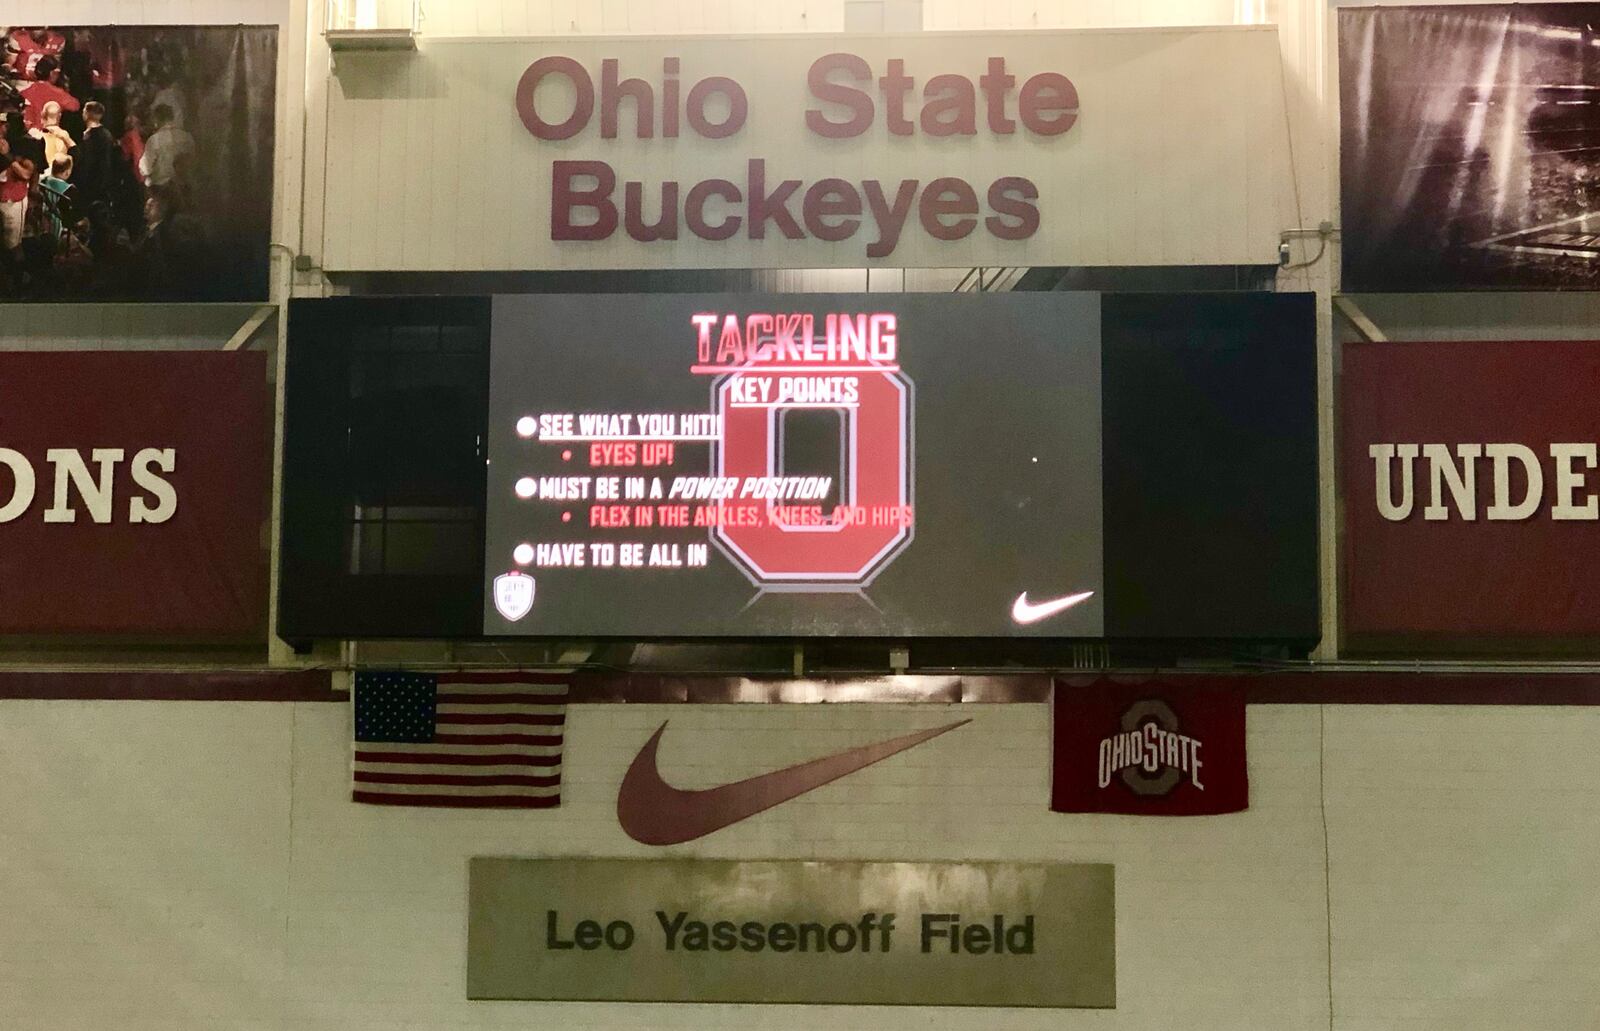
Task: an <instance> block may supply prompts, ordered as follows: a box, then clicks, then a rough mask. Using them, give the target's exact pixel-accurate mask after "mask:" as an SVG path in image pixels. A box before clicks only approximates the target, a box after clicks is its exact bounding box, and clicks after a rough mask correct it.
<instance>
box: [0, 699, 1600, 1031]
mask: <svg viewBox="0 0 1600 1031" xmlns="http://www.w3.org/2000/svg"><path fill="white" fill-rule="evenodd" d="M959 714H960V715H961V716H972V717H975V722H974V723H973V724H971V725H970V726H968V727H966V728H963V729H962V730H960V731H958V732H955V733H952V734H948V735H945V736H944V737H942V738H940V739H939V741H938V742H937V744H935V743H930V744H928V745H927V746H924V747H923V748H920V749H914V750H912V751H910V752H907V753H905V754H904V755H902V756H899V757H896V758H894V759H892V760H890V761H887V762H884V763H882V764H879V765H877V766H874V767H871V768H869V769H867V770H864V771H862V772H861V773H858V774H856V775H853V776H852V777H850V778H847V779H845V780H843V781H840V782H837V783H835V784H833V785H829V786H827V787H825V788H823V789H820V790H818V791H816V792H813V793H811V794H808V795H806V796H803V797H802V798H800V799H797V800H795V801H793V802H790V803H787V804H785V805H784V806H782V807H780V808H778V809H775V810H772V811H771V812H769V813H766V814H762V815H760V816H757V817H754V818H752V819H750V820H748V821H746V822H744V823H742V824H739V825H736V826H735V827H732V828H729V829H727V830H725V831H722V832H719V833H718V834H716V835H713V836H711V837H708V838H706V839H703V840H702V841H700V842H696V843H691V844H689V845H685V846H678V847H675V848H670V849H649V848H646V847H644V846H641V845H637V844H635V843H634V842H632V841H631V840H630V839H628V838H626V837H625V836H624V835H623V834H622V832H621V830H620V829H619V828H618V826H617V822H616V817H615V809H614V807H615V798H616V788H617V784H618V782H619V780H620V778H621V775H622V771H623V769H624V768H625V767H626V765H627V763H628V762H629V761H630V760H631V759H632V757H633V755H634V753H635V752H636V751H637V749H638V747H639V745H640V744H641V743H642V742H643V741H644V740H645V738H647V737H648V736H649V734H650V733H651V732H652V731H653V730H654V729H655V727H656V726H658V725H659V724H660V722H661V721H662V720H664V719H669V718H670V719H671V721H672V731H671V732H670V733H669V734H668V735H667V736H666V737H665V738H664V743H663V752H662V760H661V761H662V766H663V769H664V771H665V772H666V774H667V776H668V777H669V778H671V779H672V780H673V781H674V782H676V783H679V784H681V785H682V786H686V787H697V786H707V785H709V784H712V783H716V782H720V781H725V780H729V779H734V778H737V777H741V776H745V775H749V774H753V773H756V772H760V771H764V770H768V769H772V768H774V767H775V766H778V765H782V764H785V763H788V762H792V761H798V760H801V759H805V758H812V757H815V756H816V755H819V754H823V753H826V752H828V751H830V750H832V749H835V748H842V747H846V746H848V745H851V744H856V743H861V742H865V741H870V740H876V739H879V738H881V737H884V736H888V735H891V734H894V733H900V732H904V731H906V730H908V729H913V728H918V727H924V726H932V725H935V724H938V723H940V722H943V721H946V720H948V719H949V716H950V709H949V708H947V707H939V706H928V705H916V706H913V705H877V706H861V705H840V706H831V705H830V706H822V705H797V706H776V705H745V706H706V705H679V706H654V705H596V706H575V707H573V709H572V712H571V718H570V722H569V729H568V745H567V764H566V769H565V778H566V787H565V797H564V804H563V806H562V808H561V809H559V810H557V811H554V812H550V813H537V814H527V813H512V814H486V813H478V812H472V811H465V812H459V813H457V812H448V811H427V810H417V811H408V810H400V809H386V808H368V807H361V806H356V805H353V804H351V803H349V802H347V801H346V798H347V794H348V790H349V784H348V772H347V770H348V761H349V750H348V747H349V746H348V735H349V725H348V719H349V717H348V710H347V708H346V707H345V706H342V705H336V704H293V705H292V704H266V703H246V704H240V703H205V702H32V701H3V702H0V827H3V828H4V833H0V912H3V913H4V914H5V917H4V919H0V986H3V987H0V1027H4V1028H6V1029H7V1031H91V1029H92V1031H108V1029H116V1031H156V1029H160V1031H190V1029H192V1031H378V1029H385V1031H388V1029H401V1028H415V1029H423V1028H427V1029H439V1028H463V1029H465V1028H497V1027H510V1026H516V1027H523V1028H527V1027H557V1026H559V1027H564V1028H570V1029H574V1031H576V1029H579V1028H662V1027H682V1028H707V1027H740V1028H751V1027H754V1028H764V1029H779V1028H783V1029H794V1031H823V1029H838V1031H845V1029H856V1028H860V1027H863V1026H867V1024H870V1025H871V1026H873V1027H875V1028H882V1029H884V1031H899V1029H902V1028H905V1029H911V1028H918V1029H922V1028H928V1027H938V1028H941V1029H945V1028H951V1029H972V1031H979V1029H983V1031H988V1029H992V1028H999V1029H1016V1031H1021V1029H1040V1031H1043V1029H1046V1028H1049V1029H1065V1031H1071V1029H1075V1028H1093V1029H1097V1031H1111V1029H1149V1031H1170V1029H1173V1028H1180V1027H1181V1028H1184V1029H1203V1031H1252V1029H1260V1031H1320V1029H1324V1028H1327V1027H1328V1026H1329V1022H1328V1009H1327V1008H1328V974H1329V969H1328V962H1327V948H1328V941H1329V937H1330V934H1329V921H1328V910H1329V901H1328V899H1329V896H1328V895H1327V893H1326V892H1325V881H1324V863H1325V858H1324V832H1323V809H1322V802H1323V800H1324V798H1325V799H1326V812H1327V832H1328V836H1327V839H1326V842H1327V862H1328V868H1329V869H1331V910H1332V924H1331V927H1332V934H1331V937H1332V942H1333V971H1332V973H1333V985H1334V992H1335V994H1334V1009H1335V1014H1336V1020H1335V1023H1334V1027H1335V1031H1377V1029H1379V1028H1384V1029H1389V1028H1402V1027H1403V1028H1406V1029H1408V1031H1433V1029H1437V1031H1478V1029H1482V1031H1491V1029H1493V1031H1503V1029H1505V1028H1509V1027H1591V1026H1593V1025H1594V1023H1595V1019H1596V1015H1597V1014H1600V986H1597V984H1596V982H1595V980H1594V978H1593V976H1592V970H1593V968H1594V964H1595V963H1596V962H1597V961H1600V867H1596V865H1595V864H1594V863H1593V856H1594V854H1595V853H1596V851H1597V849H1600V824H1597V822H1596V821H1595V820H1594V819H1592V818H1591V816H1590V814H1589V812H1588V810H1589V808H1592V807H1591V806H1590V805H1589V800H1590V798H1589V796H1590V795H1591V794H1592V793H1591V792H1588V791H1586V789H1585V787H1584V785H1585V784H1592V783H1593V782H1594V780H1595V776H1596V774H1600V757H1596V755H1595V753H1594V751H1593V749H1592V748H1591V747H1589V746H1590V742H1592V741H1593V739H1594V737H1595V735H1596V734H1597V733H1600V711H1597V710H1593V709H1586V708H1584V709H1541V708H1463V707H1439V708H1427V707H1395V708H1389V707H1329V708H1327V709H1326V710H1325V712H1324V710H1323V709H1321V708H1319V707H1317V706H1256V707H1252V708H1251V710H1250V716H1249V720H1250V733H1249V747H1250V776H1251V782H1252V783H1251V795H1252V799H1251V802H1252V804H1251V808H1250V810H1249V811H1248V812H1246V813H1243V814H1238V815H1233V816H1225V817H1211V818H1195V819H1157V818H1150V819H1139V818H1126V817H1097V816H1066V815H1057V814H1052V813H1050V812H1048V811H1047V810H1046V798H1047V779H1048V769H1049V766H1048V761H1049V759H1048V756H1049V747H1048V733H1047V711H1046V709H1045V707H1044V706H1039V705H1009V706H1007V705H995V706H984V705H966V706H961V707H959ZM1324 715H1325V719H1326V726H1325V735H1326V747H1325V755H1326V760H1325V764H1324V763H1323V762H1320V761H1319V754H1320V753H1321V752H1322V751H1323V748H1322V743H1321V734H1322V732H1323V731H1324V728H1323V727H1321V726H1320V724H1321V722H1322V720H1323V719H1324ZM481 854H516V855H606V856H643V855H671V854H692V855H702V856H710V857H720V858H740V857H743V858H754V857H780V858H781V857H795V858H808V859H809V858H845V857H849V858H867V859H871V858H882V859H962V858H972V859H1008V860H1062V861H1069V860H1097V861H1110V862H1114V863H1115V864H1116V866H1117V923H1118V926H1117V933H1118V942H1117V952H1118V960H1117V965H1118V996H1119V1002H1118V1007H1117V1009H1116V1010H1115V1011H1114V1012H1097V1011H1029V1010H980V1009H972V1010H965V1009H949V1010H937V1011H935V1010H923V1009H900V1008H886V1009H879V1010H873V1011H872V1012H871V1016H870V1018H866V1019H865V1020H864V1018H863V1014H862V1013H861V1012H859V1011H856V1010H851V1009H846V1008H842V1007H817V1008H807V1007H776V1006H774V1007H766V1006H761V1007H722V1006H680V1007H661V1006H644V1005H631V1006H621V1005H616V1006H608V1005H601V1004H560V1005H555V1004H550V1005H542V1004H534V1003H470V1002H467V1001H466V1000H465V998H464V995H465V993H464V963H465V946H464V934H465V892H466V860H467V858H468V857H470V856H472V855H481Z"/></svg>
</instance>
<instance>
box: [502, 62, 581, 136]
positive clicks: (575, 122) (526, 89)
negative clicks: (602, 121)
mask: <svg viewBox="0 0 1600 1031" xmlns="http://www.w3.org/2000/svg"><path fill="white" fill-rule="evenodd" d="M546 75H565V76H566V77H567V78H568V79H569V80H570V81H571V82H572V88H573V89H574V90H575V91H576V92H577V100H576V102H575V103H574V104H573V105H572V114H570V115H568V116H567V120H566V121H564V122H558V123H554V124H552V123H550V122H547V121H545V120H544V119H543V118H541V117H539V109H538V105H537V104H535V103H534V92H535V91H536V90H537V89H538V88H539V82H540V80H541V79H543V78H544V77H545V76H546ZM516 100H517V114H518V116H520V117H521V118H522V124H523V125H524V126H526V127H527V129H528V131H529V132H531V133H533V135H535V136H537V137H538V138H539V139H541V140H567V139H571V138H572V137H574V136H576V135H578V133H580V132H582V131H583V127H584V126H586V125H588V124H589V116H590V115H592V114H594V83H593V82H591V81H589V73H588V72H586V71H584V70H583V65H581V64H579V63H578V62H576V61H574V60H573V59H572V58H570V57H560V56H551V57H541V58H539V60H537V61H535V62H533V63H532V64H530V65H528V70H527V71H525V72H523V73H522V78H521V79H518V80H517V96H516Z"/></svg>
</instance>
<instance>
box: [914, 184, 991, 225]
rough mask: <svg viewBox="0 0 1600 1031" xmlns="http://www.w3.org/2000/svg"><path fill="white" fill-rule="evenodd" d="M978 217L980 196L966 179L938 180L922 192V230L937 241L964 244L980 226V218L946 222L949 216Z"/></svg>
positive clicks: (920, 206) (920, 213)
mask: <svg viewBox="0 0 1600 1031" xmlns="http://www.w3.org/2000/svg"><path fill="white" fill-rule="evenodd" d="M977 213H978V195H977V194H976V193H974V192H973V191H972V184H970V183H968V182H967V181H966V180H965V179H956V178H952V177H946V178H943V179H935V180H933V181H932V182H930V183H929V184H928V188H927V189H926V190H923V191H922V202H921V204H919V205H918V207H917V215H918V217H919V218H921V220H922V228H923V229H926V230H927V231H928V235H929V236H931V237H933V238H934V239H935V240H960V239H961V238H963V237H965V236H966V235H967V234H969V233H971V232H972V230H973V229H974V228H976V227H977V225H978V220H977V219H976V218H966V217H963V218H958V219H956V220H955V221H954V222H946V221H945V220H944V218H945V216H946V215H962V216H970V215H976V214H977Z"/></svg>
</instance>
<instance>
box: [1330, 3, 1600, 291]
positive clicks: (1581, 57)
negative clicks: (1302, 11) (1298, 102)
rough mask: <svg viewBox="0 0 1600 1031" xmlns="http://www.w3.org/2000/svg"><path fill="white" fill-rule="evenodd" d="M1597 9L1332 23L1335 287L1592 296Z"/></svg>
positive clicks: (1595, 284) (1398, 15)
mask: <svg viewBox="0 0 1600 1031" xmlns="http://www.w3.org/2000/svg"><path fill="white" fill-rule="evenodd" d="M1596 26H1600V4H1594V3H1570V4H1569V3H1562V4H1497V5H1487V4H1486V5H1471V6H1437V7H1431V6H1430V7H1360V8H1355V7H1347V8H1342V9H1341V10H1340V11H1339V90H1340V93H1339V107H1340V123H1341V124H1340V168H1341V177H1342V183H1343V186H1342V191H1341V198H1342V199H1341V204H1342V214H1341V228H1342V230H1343V233H1342V237H1341V240H1342V244H1343V282H1342V289H1343V290H1345V291H1347V292H1352V293H1356V292H1412V291H1429V290H1468V289H1493V290H1517V289H1525V290H1550V289H1579V290H1592V289H1596V288H1600V189H1597V188H1596V185H1595V184H1596V183H1597V182H1600V176H1597V174H1596V173H1597V172H1600V117H1597V116H1596V114H1595V112H1596V110H1597V109H1596V107H1595V103H1594V99H1593V93H1594V89H1595V86H1594V83H1595V81H1596V77H1597V74H1600V32H1597V31H1596V28H1595V27H1596Z"/></svg>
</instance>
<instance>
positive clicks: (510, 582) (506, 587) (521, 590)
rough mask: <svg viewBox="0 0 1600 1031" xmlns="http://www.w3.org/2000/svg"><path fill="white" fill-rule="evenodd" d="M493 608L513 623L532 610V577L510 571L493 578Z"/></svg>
mask: <svg viewBox="0 0 1600 1031" xmlns="http://www.w3.org/2000/svg"><path fill="white" fill-rule="evenodd" d="M494 607H495V609H496V610H498V611H499V613H500V614H501V615H502V616H504V617H506V618H507V619H509V620H511V622H513V623H515V622H516V621H517V620H519V619H521V618H522V617H523V616H526V615H527V614H528V610H529V609H531V608H533V577H531V576H529V575H528V574H526V573H519V572H517V571H516V570H512V571H511V572H509V573H501V574H500V575H499V576H497V577H495V578H494Z"/></svg>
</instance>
